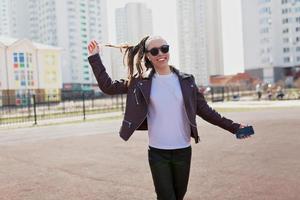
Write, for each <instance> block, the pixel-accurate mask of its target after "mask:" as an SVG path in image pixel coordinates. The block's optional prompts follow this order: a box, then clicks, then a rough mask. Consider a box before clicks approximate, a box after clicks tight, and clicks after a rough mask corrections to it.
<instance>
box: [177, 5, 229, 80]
mask: <svg viewBox="0 0 300 200" xmlns="http://www.w3.org/2000/svg"><path fill="white" fill-rule="evenodd" d="M177 24H178V25H177V27H178V38H179V63H180V68H181V69H182V70H183V71H185V72H187V73H192V74H193V75H194V76H195V79H196V82H197V84H199V85H208V84H209V75H222V74H224V64H223V45H222V26H221V2H220V0H177Z"/></svg>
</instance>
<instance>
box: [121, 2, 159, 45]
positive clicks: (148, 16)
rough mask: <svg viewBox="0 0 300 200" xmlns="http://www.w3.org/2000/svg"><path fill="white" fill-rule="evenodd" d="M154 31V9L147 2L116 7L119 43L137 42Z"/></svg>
mask: <svg viewBox="0 0 300 200" xmlns="http://www.w3.org/2000/svg"><path fill="white" fill-rule="evenodd" d="M152 32H153V25H152V11H151V9H149V8H147V7H146V4H144V3H128V4H126V5H125V7H124V8H118V9H116V34H117V43H130V44H136V43H137V42H139V41H140V40H141V39H142V38H143V37H144V36H146V35H151V34H152Z"/></svg>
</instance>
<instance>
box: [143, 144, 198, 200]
mask: <svg viewBox="0 0 300 200" xmlns="http://www.w3.org/2000/svg"><path fill="white" fill-rule="evenodd" d="M191 155H192V148H191V147H187V148H183V149H174V150H163V149H156V148H153V147H149V150H148V158H149V165H150V169H151V173H152V178H153V183H154V187H155V192H156V194H157V199H158V200H183V197H184V195H185V193H186V191H187V186H188V181H189V174H190V165H191Z"/></svg>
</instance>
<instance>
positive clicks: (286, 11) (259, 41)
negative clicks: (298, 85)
mask: <svg viewBox="0 0 300 200" xmlns="http://www.w3.org/2000/svg"><path fill="white" fill-rule="evenodd" d="M242 15H243V38H244V59H245V70H246V71H247V72H249V73H251V74H252V75H254V76H256V77H258V78H260V79H261V80H263V81H264V82H267V83H276V82H278V81H280V80H284V81H286V83H288V84H291V81H292V75H293V73H294V72H295V71H296V70H299V66H300V1H299V0H280V1H278V0H255V1H251V0H243V1H242Z"/></svg>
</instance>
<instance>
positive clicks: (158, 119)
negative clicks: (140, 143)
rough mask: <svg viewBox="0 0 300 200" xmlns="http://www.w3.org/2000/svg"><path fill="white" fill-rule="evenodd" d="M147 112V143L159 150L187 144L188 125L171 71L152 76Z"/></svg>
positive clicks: (175, 76) (179, 91) (188, 142)
mask: <svg viewBox="0 0 300 200" xmlns="http://www.w3.org/2000/svg"><path fill="white" fill-rule="evenodd" d="M148 111H149V112H148V116H147V123H148V133H149V146H151V147H155V148H159V149H179V148H185V147H188V146H190V141H191V138H190V134H191V128H190V125H189V121H188V118H187V114H186V111H185V106H184V101H183V96H182V92H181V87H180V83H179V80H178V77H177V75H176V74H175V73H173V72H172V73H170V74H167V75H159V74H157V73H155V74H154V75H153V78H152V85H151V93H150V103H149V106H148Z"/></svg>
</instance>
